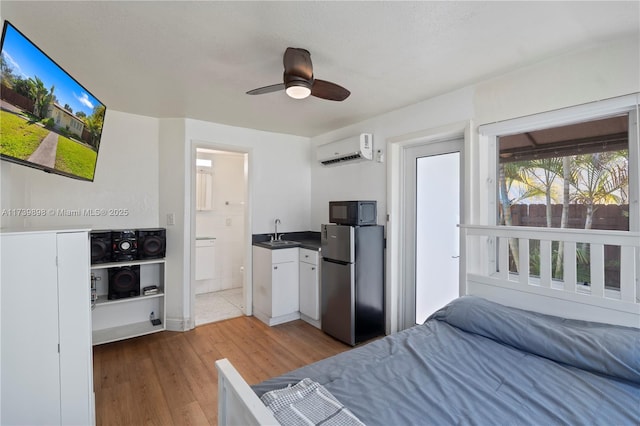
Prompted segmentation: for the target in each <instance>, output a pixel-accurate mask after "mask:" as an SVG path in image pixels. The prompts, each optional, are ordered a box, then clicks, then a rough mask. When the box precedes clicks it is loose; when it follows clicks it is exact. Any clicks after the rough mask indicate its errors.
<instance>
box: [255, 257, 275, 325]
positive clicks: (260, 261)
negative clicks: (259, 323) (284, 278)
mask: <svg viewBox="0 0 640 426" xmlns="http://www.w3.org/2000/svg"><path fill="white" fill-rule="evenodd" d="M253 307H254V309H255V310H256V311H258V312H259V313H262V314H266V315H267V316H269V317H271V316H272V314H271V250H268V249H265V248H262V247H253Z"/></svg>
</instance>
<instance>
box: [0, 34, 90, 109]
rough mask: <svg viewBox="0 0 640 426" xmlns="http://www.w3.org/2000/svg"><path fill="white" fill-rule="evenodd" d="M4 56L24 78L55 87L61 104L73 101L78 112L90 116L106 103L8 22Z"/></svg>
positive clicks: (73, 107) (72, 106)
mask: <svg viewBox="0 0 640 426" xmlns="http://www.w3.org/2000/svg"><path fill="white" fill-rule="evenodd" d="M2 57H3V58H4V60H5V61H6V63H7V65H9V67H10V68H11V69H12V70H13V74H14V75H15V76H17V77H21V78H24V79H27V78H34V77H35V76H37V77H38V78H39V79H40V80H42V82H43V83H44V86H45V87H46V88H47V90H49V89H51V86H55V89H54V91H53V94H54V95H55V96H56V98H57V99H58V104H60V105H61V106H64V105H65V104H69V106H70V107H71V109H72V110H73V113H74V115H75V113H76V112H78V111H82V112H84V113H85V114H86V115H87V116H89V115H91V114H93V109H94V107H96V106H99V105H102V103H101V102H100V101H98V100H97V99H96V98H95V97H93V96H92V95H91V94H90V93H89V92H88V91H87V90H86V89H84V88H83V87H82V86H81V85H80V84H78V83H77V82H76V81H75V80H74V79H73V78H72V77H70V76H69V74H67V73H66V72H65V71H64V70H62V69H61V68H60V67H59V66H58V65H56V64H55V63H54V62H53V61H52V60H51V59H49V58H48V57H47V55H45V54H44V53H42V51H41V50H40V49H38V48H37V47H36V46H34V45H33V44H32V43H31V42H30V41H29V40H28V39H26V38H25V37H24V36H23V35H22V34H20V32H18V31H17V30H16V29H15V28H14V27H13V26H11V24H7V28H6V33H5V36H4V41H3V45H2Z"/></svg>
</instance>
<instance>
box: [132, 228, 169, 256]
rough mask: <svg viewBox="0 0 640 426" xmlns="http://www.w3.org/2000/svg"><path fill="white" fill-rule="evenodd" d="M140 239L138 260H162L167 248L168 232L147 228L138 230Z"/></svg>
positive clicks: (137, 235)
mask: <svg viewBox="0 0 640 426" xmlns="http://www.w3.org/2000/svg"><path fill="white" fill-rule="evenodd" d="M136 237H137V239H138V259H161V258H163V257H164V256H165V252H166V247H167V230H166V229H164V228H147V229H138V230H136Z"/></svg>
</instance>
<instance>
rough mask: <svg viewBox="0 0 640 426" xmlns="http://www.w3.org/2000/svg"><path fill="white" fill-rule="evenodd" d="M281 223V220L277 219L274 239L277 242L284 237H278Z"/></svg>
mask: <svg viewBox="0 0 640 426" xmlns="http://www.w3.org/2000/svg"><path fill="white" fill-rule="evenodd" d="M279 223H280V219H276V221H275V228H276V232H275V234H274V237H273V239H274V240H276V241H278V240H280V239H281V238H282V235H280V236H278V224H279Z"/></svg>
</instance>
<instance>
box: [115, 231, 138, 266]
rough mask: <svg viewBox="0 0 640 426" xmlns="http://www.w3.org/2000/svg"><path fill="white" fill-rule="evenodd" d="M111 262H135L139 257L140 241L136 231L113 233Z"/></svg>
mask: <svg viewBox="0 0 640 426" xmlns="http://www.w3.org/2000/svg"><path fill="white" fill-rule="evenodd" d="M111 249H112V251H111V260H113V261H115V262H121V261H127V260H135V259H137V257H138V239H137V237H136V231H135V230H119V231H111Z"/></svg>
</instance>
